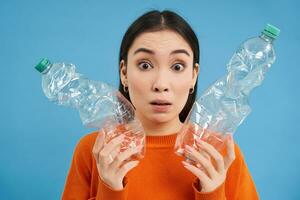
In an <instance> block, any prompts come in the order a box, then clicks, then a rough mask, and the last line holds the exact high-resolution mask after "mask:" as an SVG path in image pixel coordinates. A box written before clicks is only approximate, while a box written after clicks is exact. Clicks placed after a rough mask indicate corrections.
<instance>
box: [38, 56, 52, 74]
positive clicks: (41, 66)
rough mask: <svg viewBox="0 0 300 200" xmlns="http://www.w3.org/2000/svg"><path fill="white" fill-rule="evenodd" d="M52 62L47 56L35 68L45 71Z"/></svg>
mask: <svg viewBox="0 0 300 200" xmlns="http://www.w3.org/2000/svg"><path fill="white" fill-rule="evenodd" d="M50 64H51V62H50V61H49V60H48V59H47V58H43V59H42V60H41V61H40V62H39V63H38V64H37V65H36V66H35V69H36V70H38V71H39V72H41V73H43V71H44V70H45V69H47V67H48V65H50Z"/></svg>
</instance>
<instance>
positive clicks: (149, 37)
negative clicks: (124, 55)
mask: <svg viewBox="0 0 300 200" xmlns="http://www.w3.org/2000/svg"><path fill="white" fill-rule="evenodd" d="M141 47H144V48H147V49H151V50H153V51H155V52H158V53H168V52H171V51H173V50H175V49H185V50H187V51H188V52H189V53H190V54H192V53H193V52H192V49H191V47H190V46H189V44H188V43H187V41H185V39H184V38H183V37H182V36H181V35H179V34H178V33H176V32H175V31H172V30H162V31H155V32H145V33H142V34H140V35H139V36H138V37H137V38H136V39H135V40H134V42H133V44H132V46H131V48H130V49H129V54H133V52H134V51H135V50H136V49H138V48H141Z"/></svg>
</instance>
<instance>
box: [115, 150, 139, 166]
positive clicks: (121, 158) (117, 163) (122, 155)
mask: <svg viewBox="0 0 300 200" xmlns="http://www.w3.org/2000/svg"><path fill="white" fill-rule="evenodd" d="M142 148H143V146H137V147H134V148H128V149H127V150H126V151H124V152H122V153H119V154H118V155H117V157H116V159H115V160H114V162H113V163H112V164H111V168H113V169H118V168H119V167H120V165H121V164H122V163H123V161H125V160H127V159H129V158H130V157H131V156H132V155H134V154H137V153H138V152H140V151H141V150H142Z"/></svg>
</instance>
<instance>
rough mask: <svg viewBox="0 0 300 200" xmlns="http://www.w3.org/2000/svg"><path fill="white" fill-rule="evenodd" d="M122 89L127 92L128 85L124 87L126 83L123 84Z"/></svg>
mask: <svg viewBox="0 0 300 200" xmlns="http://www.w3.org/2000/svg"><path fill="white" fill-rule="evenodd" d="M123 90H124V92H126V93H127V92H128V87H126V85H123Z"/></svg>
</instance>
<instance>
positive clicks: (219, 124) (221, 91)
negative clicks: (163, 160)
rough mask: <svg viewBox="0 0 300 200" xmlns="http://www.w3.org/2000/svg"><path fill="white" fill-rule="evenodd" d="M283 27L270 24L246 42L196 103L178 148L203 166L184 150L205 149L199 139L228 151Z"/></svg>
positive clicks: (247, 111) (177, 145) (183, 128)
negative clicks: (227, 141)
mask: <svg viewBox="0 0 300 200" xmlns="http://www.w3.org/2000/svg"><path fill="white" fill-rule="evenodd" d="M279 32H280V30H279V29H278V28H276V27H275V26H272V25H270V24H268V25H267V26H266V27H265V29H264V30H263V32H262V34H261V35H260V36H258V37H254V38H250V39H248V40H246V41H245V42H243V43H242V44H241V45H240V47H239V48H238V49H237V51H236V52H235V53H234V55H233V56H232V58H231V59H230V61H229V63H228V64H227V71H228V72H227V74H226V75H225V76H224V77H222V78H220V79H219V80H217V81H216V82H215V83H213V84H212V85H211V86H210V87H209V88H208V89H207V90H206V91H205V92H204V93H203V94H202V95H201V96H200V98H199V99H198V100H197V101H196V102H195V103H194V105H193V107H192V109H191V111H190V113H189V115H188V116H187V118H186V120H185V123H184V125H183V127H182V129H181V131H180V133H179V134H178V136H177V139H176V144H175V152H176V154H178V155H184V156H185V157H186V161H187V162H189V163H191V164H193V165H195V166H197V167H199V168H201V165H200V164H199V163H196V162H195V161H193V160H192V159H191V158H189V157H188V156H187V155H185V153H184V147H185V145H190V146H192V147H193V148H195V149H196V150H198V151H201V150H200V148H199V145H198V142H197V141H199V140H204V141H206V142H208V143H210V144H211V145H213V146H214V147H215V148H216V149H217V150H218V151H219V152H220V153H222V154H223V155H224V153H225V149H224V148H223V147H224V136H225V135H226V134H233V133H234V132H235V131H236V129H237V128H238V126H239V125H240V124H241V123H242V122H243V121H244V120H245V118H246V117H247V116H248V115H249V114H250V112H251V108H250V106H249V103H248V98H249V95H250V93H251V91H252V90H253V89H254V88H255V87H257V86H259V85H260V84H261V83H262V81H263V80H264V77H265V74H266V73H267V71H268V69H269V68H270V67H271V65H272V64H273V63H274V61H275V51H274V49H273V41H274V40H275V39H276V37H277V36H278V35H279Z"/></svg>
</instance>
